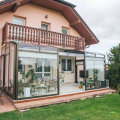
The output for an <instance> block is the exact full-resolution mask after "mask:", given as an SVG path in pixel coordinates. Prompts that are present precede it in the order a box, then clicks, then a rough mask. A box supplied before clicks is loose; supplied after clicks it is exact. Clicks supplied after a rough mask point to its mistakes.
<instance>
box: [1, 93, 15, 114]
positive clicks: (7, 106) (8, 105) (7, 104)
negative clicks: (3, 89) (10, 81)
mask: <svg viewBox="0 0 120 120" xmlns="http://www.w3.org/2000/svg"><path fill="white" fill-rule="evenodd" d="M2 100H3V104H2V103H0V113H3V112H9V111H14V110H16V108H15V106H14V105H13V104H12V102H11V101H10V100H9V99H8V97H6V95H5V94H3V95H2Z"/></svg>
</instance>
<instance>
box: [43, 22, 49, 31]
mask: <svg viewBox="0 0 120 120" xmlns="http://www.w3.org/2000/svg"><path fill="white" fill-rule="evenodd" d="M41 29H42V30H47V31H48V30H50V25H49V24H48V23H43V22H42V23H41Z"/></svg>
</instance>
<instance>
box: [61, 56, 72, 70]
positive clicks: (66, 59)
mask: <svg viewBox="0 0 120 120" xmlns="http://www.w3.org/2000/svg"><path fill="white" fill-rule="evenodd" d="M63 59H65V71H63V70H62V72H66V71H68V69H67V64H68V60H71V70H70V71H68V72H72V70H73V66H72V58H62V59H61V69H62V60H63Z"/></svg>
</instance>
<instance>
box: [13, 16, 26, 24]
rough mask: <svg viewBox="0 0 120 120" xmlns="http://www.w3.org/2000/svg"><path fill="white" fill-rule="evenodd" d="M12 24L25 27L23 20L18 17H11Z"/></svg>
mask: <svg viewBox="0 0 120 120" xmlns="http://www.w3.org/2000/svg"><path fill="white" fill-rule="evenodd" d="M13 24H17V25H25V19H24V18H20V17H13Z"/></svg>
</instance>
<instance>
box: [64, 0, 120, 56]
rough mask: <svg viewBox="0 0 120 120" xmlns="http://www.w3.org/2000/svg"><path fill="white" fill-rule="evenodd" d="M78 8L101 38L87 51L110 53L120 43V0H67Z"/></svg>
mask: <svg viewBox="0 0 120 120" xmlns="http://www.w3.org/2000/svg"><path fill="white" fill-rule="evenodd" d="M66 1H68V2H71V3H73V4H75V5H77V6H76V8H75V9H76V10H77V11H78V13H79V14H80V16H81V17H82V18H83V19H84V21H85V22H86V23H87V25H88V26H89V27H90V29H91V30H92V31H93V32H94V34H95V35H96V37H97V38H98V39H99V41H100V42H99V43H98V44H96V45H92V46H90V48H88V49H87V51H91V52H99V53H103V54H107V53H109V51H110V49H111V48H112V47H113V46H116V45H118V44H119V43H120V0H66Z"/></svg>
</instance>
